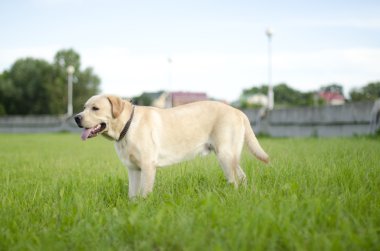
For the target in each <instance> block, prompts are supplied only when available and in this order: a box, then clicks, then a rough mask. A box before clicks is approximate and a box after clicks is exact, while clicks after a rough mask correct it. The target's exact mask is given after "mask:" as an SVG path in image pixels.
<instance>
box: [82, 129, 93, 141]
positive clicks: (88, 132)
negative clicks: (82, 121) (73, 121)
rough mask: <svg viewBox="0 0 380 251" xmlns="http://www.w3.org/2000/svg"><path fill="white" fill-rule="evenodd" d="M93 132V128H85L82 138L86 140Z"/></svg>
mask: <svg viewBox="0 0 380 251" xmlns="http://www.w3.org/2000/svg"><path fill="white" fill-rule="evenodd" d="M90 133H91V129H84V130H83V132H82V136H81V138H82V140H86V139H87V138H88V136H89V135H90Z"/></svg>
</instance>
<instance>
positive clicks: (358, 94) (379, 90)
mask: <svg viewBox="0 0 380 251" xmlns="http://www.w3.org/2000/svg"><path fill="white" fill-rule="evenodd" d="M350 97H351V100H352V101H366V100H367V101H371V100H376V99H378V98H380V82H372V83H369V84H367V85H366V86H364V87H362V88H359V89H353V90H351V91H350Z"/></svg>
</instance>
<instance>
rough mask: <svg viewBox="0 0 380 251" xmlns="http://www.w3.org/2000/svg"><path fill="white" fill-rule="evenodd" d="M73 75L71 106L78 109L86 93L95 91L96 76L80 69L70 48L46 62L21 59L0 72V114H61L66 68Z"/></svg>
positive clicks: (65, 89) (65, 110)
mask: <svg viewBox="0 0 380 251" xmlns="http://www.w3.org/2000/svg"><path fill="white" fill-rule="evenodd" d="M69 65H71V66H73V67H74V68H75V71H74V74H73V76H74V77H73V82H74V84H73V108H74V111H79V110H80V109H81V108H82V106H83V103H84V102H85V101H86V99H87V98H88V97H89V96H92V95H94V94H96V93H98V92H99V86H100V78H99V77H98V76H97V75H96V74H95V73H94V70H93V69H92V68H91V67H87V68H85V69H84V70H82V69H81V62H80V55H79V54H78V53H77V52H75V51H74V50H72V49H68V50H60V51H58V52H57V53H56V54H55V56H54V59H53V63H49V62H47V61H45V60H43V59H35V58H23V59H19V60H17V61H16V62H15V63H14V64H13V65H12V66H11V67H10V69H9V70H5V71H4V72H2V73H0V115H14V114H17V115H29V114H54V115H59V114H65V113H66V112H67V99H68V95H67V92H68V91H67V88H68V84H67V81H68V73H67V67H68V66H69Z"/></svg>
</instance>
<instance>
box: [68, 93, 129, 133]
mask: <svg viewBox="0 0 380 251" xmlns="http://www.w3.org/2000/svg"><path fill="white" fill-rule="evenodd" d="M130 110H131V104H130V103H129V102H125V101H124V100H122V99H121V98H119V97H116V96H111V95H96V96H93V97H91V98H90V99H89V100H87V102H86V104H85V105H84V110H83V111H82V112H81V113H78V114H77V115H76V116H75V122H76V123H77V125H78V126H79V127H80V128H84V130H83V133H82V139H83V140H86V139H88V138H93V137H96V136H97V135H99V134H103V135H104V136H108V137H109V138H111V139H115V140H118V139H119V136H120V132H121V131H122V129H123V127H124V124H125V122H126V120H128V118H126V117H127V116H128V114H129V112H130Z"/></svg>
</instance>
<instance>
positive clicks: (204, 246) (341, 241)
mask: <svg viewBox="0 0 380 251" xmlns="http://www.w3.org/2000/svg"><path fill="white" fill-rule="evenodd" d="M261 142H262V145H263V147H264V149H266V150H267V152H268V153H269V154H270V156H271V161H272V162H271V164H270V165H269V166H265V165H263V164H261V163H259V161H257V160H256V159H253V158H252V157H251V156H250V155H248V154H247V153H244V154H243V158H242V161H241V163H242V166H243V169H244V170H245V171H246V174H247V185H246V186H245V187H241V188H239V189H237V190H236V189H234V188H233V187H231V186H229V185H227V184H226V182H225V179H224V177H223V173H222V171H221V170H220V168H219V167H218V165H217V161H216V160H215V157H214V156H209V157H206V158H197V159H195V160H193V161H189V162H185V163H182V164H180V165H178V166H176V167H175V168H173V167H170V168H167V169H160V170H159V171H158V173H157V179H156V186H155V189H154V192H153V194H152V195H150V196H149V197H148V198H147V199H139V200H137V201H134V202H131V201H129V200H128V173H127V171H126V169H125V168H124V167H123V166H122V164H121V163H120V161H119V160H118V158H117V156H116V153H115V151H114V147H113V144H112V142H109V141H107V140H105V139H103V138H101V137H99V138H96V139H93V140H89V141H87V142H82V141H81V140H80V137H79V135H72V134H46V135H4V134H3V135H0V250H379V249H380V142H379V141H378V140H374V139H367V138H349V139H262V140H261Z"/></svg>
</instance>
